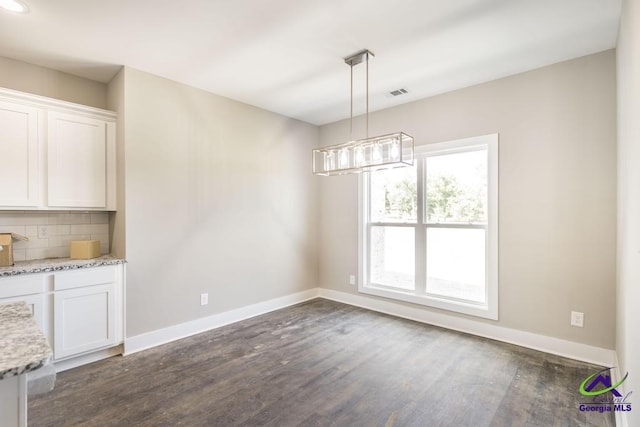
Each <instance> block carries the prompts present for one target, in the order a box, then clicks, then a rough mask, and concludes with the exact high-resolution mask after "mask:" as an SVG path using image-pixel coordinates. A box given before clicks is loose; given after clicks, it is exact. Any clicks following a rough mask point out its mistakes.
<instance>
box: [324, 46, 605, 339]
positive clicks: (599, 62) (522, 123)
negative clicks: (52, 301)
mask: <svg viewBox="0 0 640 427" xmlns="http://www.w3.org/2000/svg"><path fill="white" fill-rule="evenodd" d="M615 109H616V106H615V54H614V51H607V52H603V53H599V54H596V55H591V56H587V57H583V58H579V59H576V60H572V61H568V62H563V63H559V64H556V65H552V66H549V67H545V68H541V69H538V70H534V71H531V72H527V73H524V74H520V75H516V76H512V77H508V78H504V79H500V80H496V81H493V82H489V83H486V84H482V85H478V86H474V87H470V88H466V89H462V90H458V91H455V92H451V93H448V94H444V95H440V96H436V97H433V98H428V99H424V100H420V101H417V102H413V103H410V104H405V105H401V106H398V107H395V108H392V109H388V110H384V111H380V112H376V113H373V114H371V116H370V135H376V134H383V133H388V132H394V131H399V130H402V131H405V132H407V133H409V134H410V135H412V136H414V137H415V141H416V144H428V143H434V142H440V141H448V140H453V139H458V138H463V137H470V136H475V135H484V134H489V133H496V132H497V133H499V134H500V167H499V173H500V179H499V186H500V193H499V199H500V202H499V203H500V204H499V206H500V226H499V232H500V237H499V239H500V256H499V263H500V267H499V271H500V274H499V280H500V286H499V293H500V307H499V310H500V311H499V316H500V319H499V321H498V322H496V323H497V324H499V325H501V326H505V327H508V328H514V329H518V330H523V331H529V332H533V333H537V334H542V335H547V336H552V337H557V338H561V339H566V340H571V341H576V342H580V343H585V344H590V345H594V346H599V347H603V348H607V349H613V348H614V339H615V316H614V314H613V313H614V310H615V252H616V248H615V242H616V231H615V230H616V172H615V170H616V169H615V167H616V140H615V138H616V129H615V123H616V119H615ZM347 135H348V123H347V122H346V121H343V122H339V123H334V124H330V125H326V126H323V127H322V128H321V141H322V143H323V144H326V145H329V144H334V143H338V142H341V141H345V140H346V138H347ZM355 136H356V137H358V135H355ZM357 183H358V178H357V176H356V175H348V176H339V177H329V178H325V179H323V181H322V183H321V203H322V205H321V210H320V218H321V220H320V224H321V226H320V242H321V248H320V286H322V287H326V288H330V289H335V290H339V291H343V292H350V293H355V292H357V291H356V289H355V288H354V287H353V286H349V285H348V275H349V274H355V273H356V272H357V266H358V262H357V261H358V260H357V252H358V251H357V210H358V193H357V188H358V184H357ZM424 309H425V310H430V309H429V308H424ZM434 310H435V309H434ZM571 310H577V311H582V312H584V313H585V327H584V328H575V327H571V326H570V325H569V319H570V311H571ZM478 321H482V322H491V321H487V320H480V319H478Z"/></svg>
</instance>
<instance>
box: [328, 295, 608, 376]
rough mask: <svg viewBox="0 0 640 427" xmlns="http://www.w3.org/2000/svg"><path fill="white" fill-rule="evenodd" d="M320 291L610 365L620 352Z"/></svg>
mask: <svg viewBox="0 0 640 427" xmlns="http://www.w3.org/2000/svg"><path fill="white" fill-rule="evenodd" d="M319 291H320V292H319V296H320V297H321V298H326V299H330V300H333V301H338V302H342V303H345V304H349V305H354V306H357V307H362V308H366V309H369V310H373V311H378V312H380V313H385V314H390V315H392V316H397V317H402V318H405V319H409V320H415V321H417V322H421V323H428V324H430V325H435V326H440V327H443V328H446V329H453V330H455V331H459V332H466V333H469V334H473V335H478V336H481V337H485V338H490V339H494V340H497V341H503V342H507V343H510V344H515V345H519V346H522V347H527V348H531V349H533V350H539V351H543V352H545V353H551V354H556V355H558V356H563V357H568V358H570V359H575V360H580V361H583V362H588V363H593V364H596V365H601V366H606V367H611V366H615V365H614V364H615V361H616V355H615V351H614V350H609V349H606V348H601V347H594V346H591V345H587V344H581V343H577V342H573V341H567V340H563V339H559V338H553V337H548V336H545V335H539V334H534V333H531V332H526V331H519V330H516V329H510V328H505V327H503V326H497V325H492V324H490V323H485V322H477V321H474V320H471V319H468V318H464V317H457V316H450V315H447V314H444V313H439V312H435V311H431V310H424V309H421V308H418V307H410V306H407V305H402V304H398V303H396V302H393V301H384V300H380V299H376V298H372V297H369V296H365V295H354V294H350V293H346V292H340V291H335V290H331V289H325V288H320V289H319Z"/></svg>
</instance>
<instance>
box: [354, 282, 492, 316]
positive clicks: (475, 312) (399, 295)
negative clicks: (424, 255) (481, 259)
mask: <svg viewBox="0 0 640 427" xmlns="http://www.w3.org/2000/svg"><path fill="white" fill-rule="evenodd" d="M358 292H360V293H364V294H369V295H375V296H378V297H383V298H389V299H394V300H399V301H404V302H410V303H413V304H419V305H424V306H427V307H434V308H438V309H441V310H447V311H452V312H455V313H461V314H467V315H469V316H476V317H482V318H484V319H491V320H498V310H497V307H494V308H493V309H491V308H490V307H489V306H488V305H480V304H478V305H476V304H470V303H464V302H461V301H453V300H447V299H444V298H435V297H432V296H429V295H417V294H414V293H411V292H403V291H402V290H400V289H398V290H395V289H389V288H383V287H377V286H375V285H368V286H363V285H360V286H359V287H358Z"/></svg>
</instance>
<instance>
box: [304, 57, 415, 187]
mask: <svg viewBox="0 0 640 427" xmlns="http://www.w3.org/2000/svg"><path fill="white" fill-rule="evenodd" d="M369 56H374V55H373V53H372V52H370V51H369V50H367V49H364V50H361V51H360V52H358V53H356V54H353V55H351V56H349V57H347V58H345V60H344V62H345V63H346V64H347V65H349V67H350V71H351V106H350V107H351V109H350V121H349V136H350V141H349V142H346V143H343V144H337V145H331V146H328V147H321V148H315V149H313V151H312V170H313V173H314V174H315V175H323V176H329V175H344V174H348V173H360V172H367V171H372V170H378V169H389V168H396V167H402V166H412V165H413V137H411V136H409V135H407V134H406V133H404V132H396V133H391V134H388V135H381V136H374V137H371V138H370V137H369ZM361 62H365V63H366V66H367V68H366V88H367V90H366V104H367V107H366V108H367V109H366V132H367V134H366V138H365V139H359V140H353V67H354V66H355V65H357V64H360V63H361Z"/></svg>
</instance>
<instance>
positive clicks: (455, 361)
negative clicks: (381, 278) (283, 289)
mask: <svg viewBox="0 0 640 427" xmlns="http://www.w3.org/2000/svg"><path fill="white" fill-rule="evenodd" d="M597 369H598V367H596V366H593V365H588V364H584V363H579V362H576V361H572V360H569V359H564V358H561V357H557V356H552V355H548V354H545V353H541V352H536V351H533V350H529V349H525V348H522V347H517V346H513V345H508V344H504V343H500V342H496V341H491V340H488V339H483V338H478V337H473V336H470V335H465V334H461V333H457V332H452V331H448V330H445V329H440V328H436V327H432V326H428V325H423V324H420V323H415V322H411V321H407V320H402V319H398V318H394V317H391V316H386V315H382V314H378V313H374V312H371V311H367V310H363V309H359V308H356V307H352V306H348V305H343V304H339V303H336V302H332V301H327V300H323V299H317V300H313V301H310V302H307V303H304V304H300V305H297V306H294V307H289V308H286V309H283V310H279V311H276V312H273V313H269V314H266V315H263V316H259V317H256V318H253V319H249V320H246V321H243V322H239V323H236V324H233V325H230V326H226V327H223V328H220V329H217V330H214V331H211V332H207V333H203V334H200V335H197V336H193V337H190V338H186V339H183V340H180V341H176V342H173V343H170V344H167V345H163V346H161V347H156V348H154V349H151V350H147V351H144V352H141V353H137V354H134V355H131V356H127V357H115V358H111V359H108V360H104V361H101V362H97V363H94V364H91V365H86V366H83V367H80V368H76V369H73V370H70V371H66V372H63V373H61V374H59V376H58V380H57V383H56V387H55V389H54V391H53V392H51V393H49V394H46V395H41V396H36V397H32V398H31V400H30V402H29V425H30V426H31V427H37V426H56V427H60V426H76V425H82V426H224V427H228V426H278V427H287V426H385V427H387V426H456V427H462V426H473V427H481V426H545V427H547V426H613V425H615V423H614V420H613V416H612V415H611V414H599V413H587V414H585V413H581V412H579V411H578V404H579V401H580V395H579V393H578V387H579V385H580V382H581V381H582V380H583V379H584V378H585V377H586V376H587V375H589V374H591V373H593V372H595V371H596V370H597Z"/></svg>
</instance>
